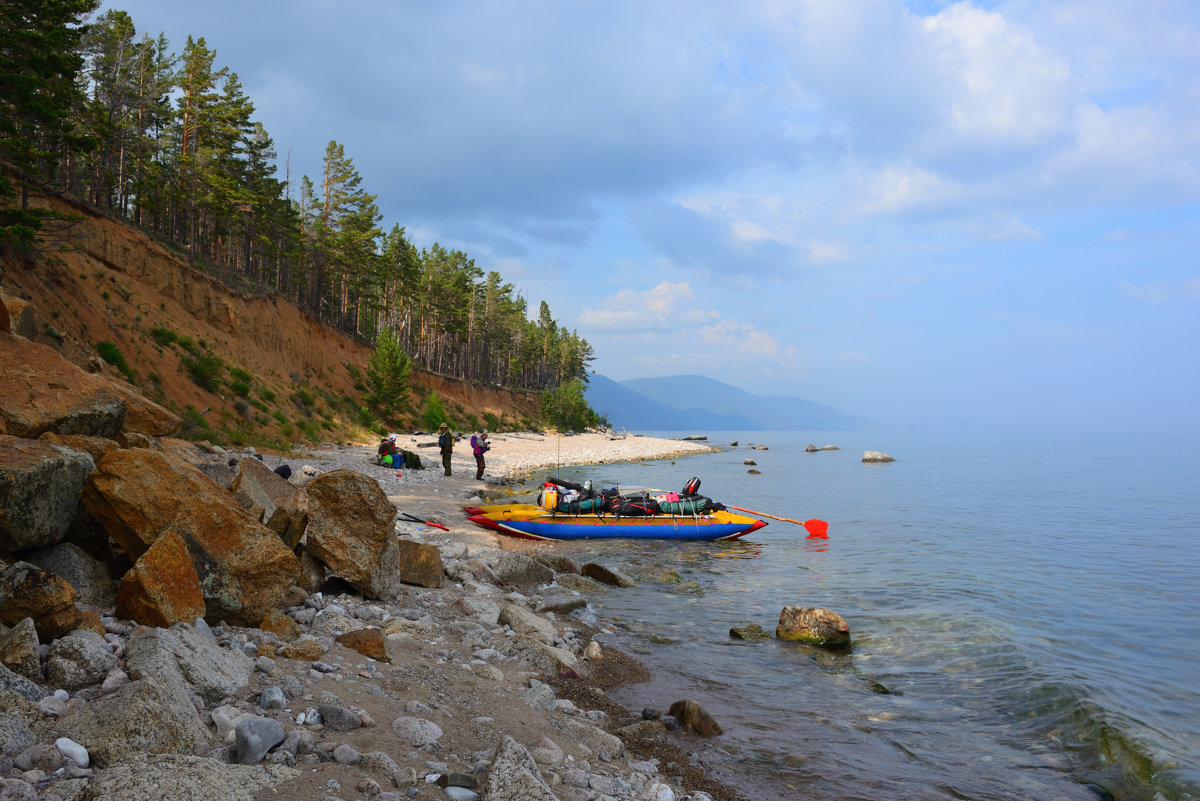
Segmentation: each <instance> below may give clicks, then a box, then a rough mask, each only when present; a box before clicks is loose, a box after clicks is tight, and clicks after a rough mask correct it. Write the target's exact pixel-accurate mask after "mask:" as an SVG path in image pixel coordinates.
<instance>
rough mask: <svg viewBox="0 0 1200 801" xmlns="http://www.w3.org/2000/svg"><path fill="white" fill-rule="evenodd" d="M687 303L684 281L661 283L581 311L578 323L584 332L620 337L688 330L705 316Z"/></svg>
mask: <svg viewBox="0 0 1200 801" xmlns="http://www.w3.org/2000/svg"><path fill="white" fill-rule="evenodd" d="M691 300H692V288H691V286H690V285H689V284H688V283H686V282H685V283H677V284H673V283H669V282H666V281H664V282H663V283H660V284H658V285H657V286H655V287H653V288H651V289H648V290H645V291H638V290H634V289H629V288H625V289H622V290H620V291H619V292H617V293H616V294H615V295H612V296H610V297H608V298H605V299H604V300H602V301H601V302H600V303H599V304H598V305H597V306H591V307H588V308H585V309H584V310H583V311H582V312H580V314H579V317H578V324H579V326H580V327H581V328H584V329H593V330H600V331H606V332H612V333H624V334H629V333H638V332H646V331H654V330H659V331H661V330H668V329H675V328H678V327H680V326H684V325H686V326H689V327H690V326H693V325H697V324H700V323H702V322H703V321H704V320H705V319H706V318H707V316H708V314H709V313H707V312H704V311H702V310H699V309H696V308H693V307H691V305H690V303H691ZM681 304H682V305H681Z"/></svg>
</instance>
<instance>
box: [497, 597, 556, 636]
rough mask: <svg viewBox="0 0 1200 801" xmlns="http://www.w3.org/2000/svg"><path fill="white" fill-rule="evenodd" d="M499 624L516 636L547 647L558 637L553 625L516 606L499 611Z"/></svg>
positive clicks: (535, 614)
mask: <svg viewBox="0 0 1200 801" xmlns="http://www.w3.org/2000/svg"><path fill="white" fill-rule="evenodd" d="M499 622H500V624H501V625H504V626H508V627H509V628H511V629H512V630H513V632H515V633H516V634H517V635H518V636H521V637H529V638H532V639H534V640H537V641H538V642H543V643H545V644H547V645H550V644H552V643H553V642H554V638H555V637H557V636H558V633H557V632H556V631H555V629H554V624H553V623H551V622H550V621H549V620H547V619H546V618H544V617H542V616H541V615H539V614H537V613H536V612H531V611H530V610H528V609H526V608H525V607H523V606H517V605H516V604H508V605H507V606H505V607H504V608H503V609H501V610H500V618H499Z"/></svg>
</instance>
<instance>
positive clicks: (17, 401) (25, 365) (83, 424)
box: [0, 334, 127, 439]
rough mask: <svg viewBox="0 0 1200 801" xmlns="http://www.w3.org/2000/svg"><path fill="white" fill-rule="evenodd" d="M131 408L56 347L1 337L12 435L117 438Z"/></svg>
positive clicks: (3, 407) (0, 375) (2, 386)
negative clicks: (69, 360) (65, 357)
mask: <svg viewBox="0 0 1200 801" xmlns="http://www.w3.org/2000/svg"><path fill="white" fill-rule="evenodd" d="M126 409H127V407H126V404H125V398H124V397H123V396H122V394H121V393H120V392H119V391H118V390H117V389H116V388H115V387H114V386H113V383H112V382H111V381H108V380H107V379H104V378H102V377H100V376H95V375H91V374H90V373H85V372H84V371H83V370H80V369H79V368H78V367H76V366H75V365H73V364H71V363H70V362H68V361H67V360H66V359H64V358H63V357H62V356H61V355H59V353H58V352H57V351H55V350H54V349H53V348H51V347H48V346H46V345H39V344H38V343H36V342H29V341H28V340H25V339H20V338H17V337H13V336H11V335H7V334H0V419H2V420H4V424H5V428H6V429H7V431H8V433H9V434H10V435H13V436H18V437H27V438H29V439H36V438H37V437H38V436H39V435H40V434H42V433H44V432H46V431H54V432H56V433H59V434H88V435H92V436H100V437H113V436H115V435H116V433H117V432H118V431H120V430H121V426H122V425H124V423H125V414H126Z"/></svg>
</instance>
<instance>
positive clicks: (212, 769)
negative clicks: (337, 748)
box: [86, 754, 300, 801]
mask: <svg viewBox="0 0 1200 801" xmlns="http://www.w3.org/2000/svg"><path fill="white" fill-rule="evenodd" d="M299 773H300V772H299V771H298V770H296V769H295V768H289V767H286V766H283V765H253V766H248V765H226V764H224V763H222V762H219V761H217V760H215V759H209V758H207V757H200V756H180V755H176V754H162V755H143V756H139V757H134V758H132V759H129V760H128V761H123V762H121V763H120V764H118V765H114V766H113V767H111V768H109V769H108V770H106V771H103V772H100V773H98V774H97V775H96V777H95V778H93V779H92V780H91V782H90V783H89V784H88V788H87V795H86V799H87V801H164V799H171V801H213V799H220V801H253V797H254V794H255V793H257V792H258V791H259V790H262V789H264V788H267V787H271V786H274V785H276V784H279V783H280V782H284V781H287V780H289V779H293V778H295V777H296V776H298V775H299Z"/></svg>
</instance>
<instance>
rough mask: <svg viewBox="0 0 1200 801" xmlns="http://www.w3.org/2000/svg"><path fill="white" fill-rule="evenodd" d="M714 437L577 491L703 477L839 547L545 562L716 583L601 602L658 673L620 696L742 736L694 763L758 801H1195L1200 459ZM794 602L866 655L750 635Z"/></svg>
mask: <svg viewBox="0 0 1200 801" xmlns="http://www.w3.org/2000/svg"><path fill="white" fill-rule="evenodd" d="M648 433H649V432H648ZM703 433H707V434H708V436H709V441H710V443H711V444H715V445H720V446H723V447H725V448H726V450H724V451H723V452H721V453H715V454H705V455H701V456H692V457H686V458H682V459H678V460H675V461H674V462H673V463H672V462H669V461H665V460H664V461H652V462H642V463H638V464H634V465H597V466H590V467H584V468H563V469H562V470H561V471H560V475H562V476H563V477H564V478H571V479H575V480H582V479H584V478H590V479H592V480H593V481H594V482H595V483H596V485H597V486H603V487H609V486H613V485H616V484H620V485H622V486H632V485H641V486H650V487H658V488H664V489H668V490H678V489H679V488H681V487H682V486H683V484H684V483H685V482H686V481H687V479H688V478H690V477H691V476H698V477H700V478H701V480H702V481H703V485H702V486H701V489H700V491H701V493H702V494H705V495H708V496H709V497H712V498H714V499H716V500H720V501H724V502H725V503H730V504H736V505H738V506H744V507H748V508H751V509H758V510H762V511H764V512H769V513H771V514H774V515H778V516H783V517H791V518H797V519H800V520H804V519H807V518H813V517H815V518H821V519H824V520H827V521H828V522H829V535H828V539H825V540H819V539H810V538H808V536H807V532H805V531H804V529H802V528H800V527H798V526H795V525H792V524H789V523H783V522H776V521H770V525H769V526H767V528H765V529H762V530H760V531H758V532H755V533H754V534H751V535H749V536H748V537H746V538H744V539H743V540H739V541H736V542H732V543H663V542H652V541H640V542H636V541H622V542H594V543H593V542H583V543H555V544H552V545H548V546H543V547H548V548H552V549H554V550H556V551H557V552H559V553H564V554H567V555H570V556H573V557H574V558H577V559H580V560H583V561H589V560H590V561H599V562H601V563H603V564H606V565H609V566H612V567H615V568H618V569H620V570H623V571H626V572H628V573H630V574H632V575H636V574H638V573H642V572H645V571H648V570H661V569H665V568H670V569H674V570H676V571H677V572H678V573H679V574H680V576H681V578H682V579H683V581H684V582H690V581H694V582H696V583H697V584H698V585H699V587H698V588H696V585H681V584H672V583H643V584H641V585H640V586H638V587H637V588H634V589H628V590H614V591H612V592H609V593H607V594H605V595H603V596H599V597H598V598H597V599H596V601H595V602H594V603H593V605H592V609H593V611H594V613H595V615H596V618H597V620H598V621H600V622H605V621H611V622H613V623H614V624H615V625H613V628H614V630H615V634H614V635H612V638H611V640H612V641H613V643H614V645H616V646H618V647H621V648H624V649H628V650H630V651H631V652H633V653H634V654H636V655H637V656H638V658H639V659H640V660H641V661H643V663H645V664H646V665H647V666H648V667H650V668H651V669H652V670H653V671H654V673H655V675H656V679H655V680H654V681H652V682H649V683H647V684H640V685H634V686H631V687H627V688H623V689H621V690H619V691H616V693H615V700H618V701H619V702H621V703H623V704H625V705H626V706H628V707H630V708H633V709H641V708H643V707H646V706H653V707H657V708H660V709H666V707H668V706H669V705H670V704H671V703H672V702H673V701H676V700H679V699H680V698H683V697H690V698H694V699H695V700H697V701H699V702H700V703H701V704H702V705H703V706H704V707H705V708H706V709H708V710H709V711H710V712H712V713H713V715H714V716H715V717H716V719H717V720H718V722H719V723H720V724H721V725H722V727H723V728H724V729H725V734H724V735H722V736H721V737H718V738H715V739H713V740H711V741H699V740H694V741H691V742H692V743H693V744H694V747H695V748H696V749H697V750H698V751H699V752H700V754H701V755H702V756H703V758H704V759H705V761H706V762H707V763H708V764H709V765H710V766H711V767H712V768H713V770H714V771H715V772H716V773H717V774H718V775H720V776H722V777H724V778H727V779H728V780H729V781H731V782H733V783H735V784H738V785H739V786H741V787H742V788H743V789H745V790H746V791H747V794H748V795H749V796H751V797H754V798H756V799H776V798H778V799H784V798H804V799H814V800H820V799H884V798H889V799H891V798H901V799H946V800H947V801H949V800H950V799H974V800H976V801H985V800H987V799H1037V800H1038V801H1046V799H1081V800H1082V801H1094V800H1095V799H1096V798H1106V797H1108V796H1107V795H1105V793H1109V794H1111V796H1112V797H1114V798H1116V799H1118V800H1119V801H1141V800H1142V799H1173V800H1175V801H1179V800H1182V799H1198V798H1200V660H1198V659H1197V656H1198V655H1200V544H1198V542H1197V537H1198V536H1200V461H1198V460H1197V459H1196V456H1195V454H1196V453H1197V446H1198V445H1200V438H1197V437H1194V436H1191V437H1162V438H1146V437H1117V436H1105V437H1094V438H1088V437H1067V436H1054V437H1047V436H1038V437H1030V438H1021V437H1003V438H1001V437H985V436H967V435H961V436H946V435H922V436H914V435H903V436H900V435H894V434H887V433H880V432H720V433H716V432H703ZM733 440H737V441H738V442H739V445H738V446H737V447H735V448H729V447H728V444H729V443H730V442H731V441H733ZM751 443H754V444H764V445H766V446H767V447H768V450H762V451H760V450H749V449H748V445H749V444H751ZM809 443H813V444H815V445H816V446H817V447H821V446H823V445H826V444H834V445H837V446H838V447H839V448H840V450H837V451H824V452H819V453H805V452H804V448H805V446H806V445H808V444H809ZM865 450H879V451H883V452H885V453H888V454H890V455H891V456H894V457H895V458H896V459H897V461H895V462H892V463H888V464H863V463H862V461H861V458H862V454H863V451H865ZM745 459H753V460H754V461H755V462H757V467H756V469H758V470H760V471H761V475H752V474H749V473H748V472H747V471H748V470H749V469H750V468H749V467H748V466H746V465H744V464H743V460H745ZM689 586H690V587H691V588H690V589H689V588H688V587H689ZM789 604H792V605H799V606H818V607H824V608H827V609H831V610H833V611H835V612H837V613H839V614H840V615H842V616H843V617H844V618H845V619H846V620H847V622H848V623H849V625H850V629H851V636H852V640H853V647H852V649H851V650H850V651H849V652H848V653H841V654H839V653H829V652H825V651H822V650H819V649H813V648H809V647H806V646H801V645H796V644H791V643H785V642H782V641H779V640H771V641H767V642H760V643H746V642H741V641H737V640H733V639H732V638H730V637H729V634H728V632H729V628H730V627H731V626H735V625H744V624H747V623H758V624H760V625H761V626H762V627H763V628H764V629H767V630H768V631H774V627H775V625H776V623H778V617H779V611H780V609H781V608H782V607H783V606H785V605H789Z"/></svg>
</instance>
